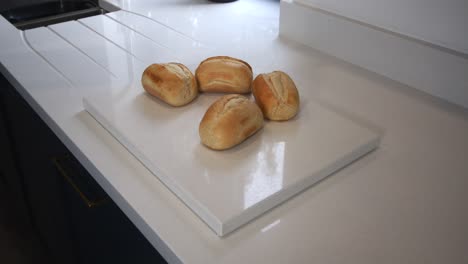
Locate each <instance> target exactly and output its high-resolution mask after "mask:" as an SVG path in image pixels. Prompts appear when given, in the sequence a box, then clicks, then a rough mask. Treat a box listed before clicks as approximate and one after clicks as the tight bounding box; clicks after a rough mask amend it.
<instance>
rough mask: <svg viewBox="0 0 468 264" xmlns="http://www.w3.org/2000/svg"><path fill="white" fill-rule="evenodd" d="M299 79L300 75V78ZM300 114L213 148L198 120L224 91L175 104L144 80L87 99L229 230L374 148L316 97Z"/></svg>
mask: <svg viewBox="0 0 468 264" xmlns="http://www.w3.org/2000/svg"><path fill="white" fill-rule="evenodd" d="M298 78H300V76H298ZM298 89H299V91H300V94H301V96H302V98H303V99H302V102H301V103H302V104H301V109H300V112H299V114H298V115H297V116H296V117H295V118H294V119H293V120H290V121H288V122H267V123H266V125H265V127H264V128H263V129H262V130H260V131H259V132H258V133H256V134H255V135H254V136H252V137H251V138H249V139H248V140H247V141H246V142H243V143H242V144H240V145H239V146H237V147H234V148H232V149H230V150H226V151H213V150H210V149H208V148H206V147H204V146H203V145H202V144H201V143H200V138H199V135H198V125H199V123H200V120H201V119H202V117H203V115H204V113H205V111H206V109H208V107H209V106H210V105H211V104H212V103H213V102H214V100H216V99H218V98H219V97H220V96H219V95H212V94H201V95H200V96H199V97H198V98H197V99H196V100H195V101H194V102H192V103H191V104H189V105H187V106H184V107H179V108H175V107H171V106H168V105H166V104H165V103H163V102H162V101H160V100H158V99H156V98H154V97H151V96H150V95H149V94H147V93H146V92H144V90H143V88H142V87H141V85H138V84H136V85H135V86H132V87H129V88H128V89H126V90H125V93H122V94H120V93H119V94H115V95H114V94H104V95H96V96H90V97H86V98H85V99H84V106H85V109H86V110H87V111H88V112H89V113H90V114H92V115H93V117H94V118H95V119H96V120H98V121H99V122H100V123H101V124H102V125H103V126H104V127H105V128H106V129H107V130H108V131H110V132H111V133H112V134H113V135H114V136H115V137H116V138H117V139H118V140H119V141H120V142H121V143H122V144H123V145H124V146H125V147H126V148H127V149H128V150H129V151H130V152H132V153H133V154H134V155H135V156H136V157H137V158H138V159H139V160H140V161H141V162H143V164H145V166H146V167H147V168H148V169H149V170H151V171H152V172H153V173H154V174H155V175H156V176H157V177H158V178H159V179H160V180H161V181H162V182H163V183H164V184H165V185H166V186H168V187H169V188H170V189H171V191H172V192H174V193H175V194H176V195H177V196H178V197H180V198H181V199H182V201H184V202H185V203H186V204H187V205H188V206H189V207H190V208H191V209H192V210H193V211H194V212H195V213H196V214H197V215H198V216H199V217H200V218H202V219H203V220H204V221H205V222H206V223H207V224H208V225H209V226H210V227H211V228H212V229H213V230H214V231H215V232H216V233H217V234H218V235H220V236H223V235H226V234H227V233H229V232H231V231H233V230H235V229H237V228H238V227H239V226H241V225H243V224H245V223H246V222H248V221H250V220H252V219H253V218H254V217H257V216H258V215H260V214H261V213H263V212H265V211H266V210H269V209H271V208H273V207H274V206H276V205H278V204H279V203H281V202H283V201H284V200H286V199H288V198H290V197H291V196H292V195H294V194H296V193H298V192H300V191H302V190H304V189H305V188H307V187H309V186H310V185H312V184H314V183H316V182H318V181H319V180H321V179H323V178H324V177H326V176H328V175H330V174H331V173H333V172H335V171H336V170H338V169H340V168H342V167H343V166H346V165H347V164H348V163H350V162H352V161H354V160H356V159H358V158H359V157H360V156H362V155H364V154H366V153H368V152H369V151H371V150H373V149H374V148H375V147H376V146H377V144H378V136H377V135H376V134H375V133H373V132H371V131H370V130H369V129H367V128H365V127H362V126H360V125H358V124H356V123H354V122H353V121H352V120H349V119H348V118H346V117H343V116H340V115H339V114H337V113H334V112H333V111H332V110H330V109H327V108H326V107H324V106H321V105H319V104H318V103H317V102H314V101H313V100H311V98H312V97H311V95H310V94H309V93H308V91H307V90H306V89H305V87H298Z"/></svg>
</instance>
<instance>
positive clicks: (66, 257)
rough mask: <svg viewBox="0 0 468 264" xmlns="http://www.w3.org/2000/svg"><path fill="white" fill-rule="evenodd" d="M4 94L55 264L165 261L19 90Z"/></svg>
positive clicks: (38, 222)
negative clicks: (21, 95) (18, 92)
mask: <svg viewBox="0 0 468 264" xmlns="http://www.w3.org/2000/svg"><path fill="white" fill-rule="evenodd" d="M5 94H6V96H5V97H6V98H5V99H6V100H5V108H6V110H7V111H6V112H7V113H6V114H7V115H8V117H9V119H10V120H11V122H10V123H11V131H12V134H13V141H14V144H15V149H16V151H17V153H18V155H17V156H18V163H19V165H20V168H21V171H22V175H24V186H25V188H24V189H25V193H26V200H27V202H28V203H29V204H30V208H31V210H30V211H31V215H32V217H31V218H32V220H33V221H32V222H33V224H34V225H35V227H36V228H37V230H38V232H39V234H40V236H41V238H42V240H43V241H44V242H45V244H46V246H47V248H48V249H49V252H50V255H51V256H52V257H53V258H54V260H55V261H56V263H67V264H68V263H71V264H73V263H81V264H93V263H96V264H98V263H99V264H101V263H117V264H118V263H122V264H123V263H139V264H145V263H151V264H157V263H165V261H164V259H163V258H162V257H161V256H160V254H159V253H158V252H157V251H156V249H155V248H154V247H153V246H152V245H151V244H150V243H149V242H148V241H147V240H146V238H145V237H144V236H143V235H142V234H141V233H140V232H139V230H138V229H137V228H136V227H135V226H134V225H133V223H132V222H131V221H130V220H129V219H128V218H127V217H126V216H125V214H124V213H123V212H122V211H121V210H120V209H119V208H118V206H117V205H116V204H115V203H114V202H113V201H112V200H111V199H110V198H109V197H108V196H107V194H106V193H105V192H104V191H103V190H102V189H101V188H100V186H99V185H98V184H97V183H96V182H95V181H94V179H93V178H92V176H91V175H89V174H88V172H87V171H86V170H85V169H84V168H83V167H82V166H81V164H80V163H79V162H78V161H77V160H76V159H75V158H74V157H73V155H72V154H71V153H69V151H68V150H67V149H66V147H65V146H64V145H63V144H62V143H61V142H60V140H59V139H58V138H57V137H56V136H55V134H54V133H53V132H52V131H51V130H50V129H49V127H48V126H47V125H46V124H45V123H44V122H43V121H42V120H41V119H40V118H39V117H38V116H37V114H36V113H35V112H34V111H33V110H32V109H31V108H30V107H29V105H28V104H27V103H26V102H25V101H24V100H23V99H22V98H21V97H20V96H19V95H18V94H17V93H16V91H15V90H14V89H13V88H12V87H10V89H8V91H7V92H6V93H5Z"/></svg>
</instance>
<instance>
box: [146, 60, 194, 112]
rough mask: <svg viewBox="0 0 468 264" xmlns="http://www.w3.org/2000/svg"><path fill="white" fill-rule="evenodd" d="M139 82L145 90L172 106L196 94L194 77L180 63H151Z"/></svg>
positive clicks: (187, 100)
mask: <svg viewBox="0 0 468 264" xmlns="http://www.w3.org/2000/svg"><path fill="white" fill-rule="evenodd" d="M141 83H142V85H143V88H144V89H145V91H147V92H148V93H150V94H151V95H153V96H156V97H157V98H159V99H161V100H163V101H164V102H166V103H168V104H170V105H172V106H182V105H186V104H188V103H190V102H191V101H193V99H195V97H197V95H198V87H197V81H196V80H195V77H194V76H193V74H192V72H191V71H190V70H189V69H188V68H187V67H186V66H185V65H183V64H180V63H175V62H170V63H165V64H151V65H150V66H148V68H146V69H145V71H144V72H143V76H142V77H141Z"/></svg>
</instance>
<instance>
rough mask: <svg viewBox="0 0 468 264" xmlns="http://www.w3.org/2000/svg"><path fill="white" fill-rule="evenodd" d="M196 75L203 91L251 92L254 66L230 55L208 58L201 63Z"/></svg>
mask: <svg viewBox="0 0 468 264" xmlns="http://www.w3.org/2000/svg"><path fill="white" fill-rule="evenodd" d="M195 76H196V78H197V81H198V86H199V89H200V91H202V92H216V93H250V90H251V88H250V87H251V85H252V79H253V73H252V67H250V65H249V64H248V63H247V62H245V61H243V60H239V59H236V58H232V57H228V56H216V57H211V58H208V59H206V60H204V61H202V62H201V63H200V65H199V66H198V68H197V70H196V71H195Z"/></svg>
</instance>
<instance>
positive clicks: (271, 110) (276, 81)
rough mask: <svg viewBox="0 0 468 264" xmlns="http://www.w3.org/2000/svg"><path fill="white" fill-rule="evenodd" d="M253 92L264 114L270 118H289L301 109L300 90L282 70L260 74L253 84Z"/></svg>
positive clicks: (282, 119) (283, 119)
mask: <svg viewBox="0 0 468 264" xmlns="http://www.w3.org/2000/svg"><path fill="white" fill-rule="evenodd" d="M252 93H253V95H254V97H255V101H256V102H257V104H258V106H259V107H260V109H262V112H263V115H264V116H265V117H266V118H268V119H270V120H275V121H285V120H289V119H291V118H293V117H294V116H295V115H296V114H297V112H298V111H299V92H298V91H297V88H296V85H295V84H294V82H293V80H292V79H291V78H290V77H289V75H287V74H286V73H284V72H282V71H274V72H271V73H262V74H259V75H258V76H257V77H256V78H255V80H254V82H253V84H252Z"/></svg>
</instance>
